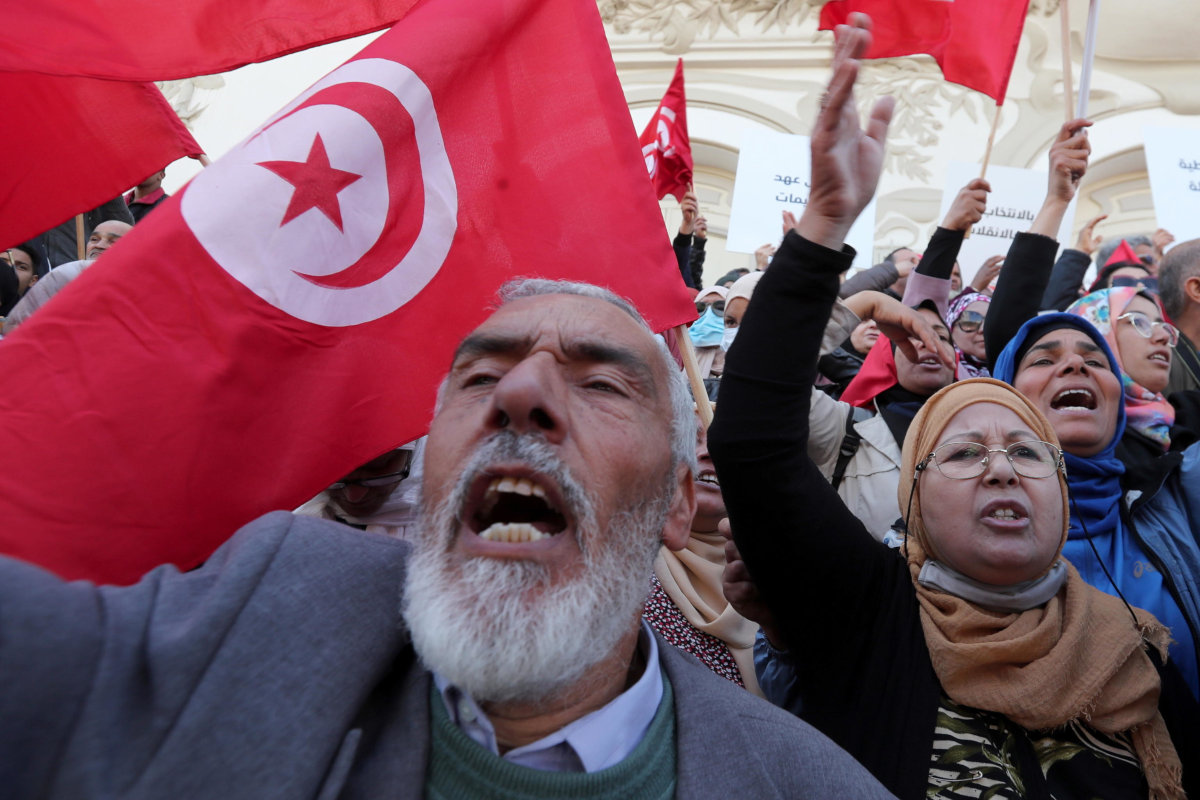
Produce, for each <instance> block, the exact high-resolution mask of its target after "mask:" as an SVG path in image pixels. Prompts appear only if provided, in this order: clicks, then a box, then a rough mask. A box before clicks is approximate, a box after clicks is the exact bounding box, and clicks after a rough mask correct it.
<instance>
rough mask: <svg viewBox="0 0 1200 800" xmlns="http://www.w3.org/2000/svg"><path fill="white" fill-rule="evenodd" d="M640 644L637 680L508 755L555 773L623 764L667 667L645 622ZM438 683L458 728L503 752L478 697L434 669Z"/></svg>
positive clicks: (658, 695)
mask: <svg viewBox="0 0 1200 800" xmlns="http://www.w3.org/2000/svg"><path fill="white" fill-rule="evenodd" d="M641 626H642V627H641V631H640V633H639V634H638V648H639V649H640V650H641V652H642V655H643V656H644V658H645V663H646V668H645V669H644V670H643V671H642V675H641V677H640V678H638V679H637V681H636V682H635V683H634V684H633V686H630V687H629V688H628V689H626V690H625V691H624V692H622V693H621V694H619V695H617V696H616V697H614V698H613V699H612V700H610V701H609V702H608V703H607V704H606V705H604V706H602V707H601V708H598V709H596V710H595V711H592V712H591V713H589V714H586V715H584V716H582V717H580V718H579V719H577V720H575V721H574V722H572V723H570V724H569V725H566V726H565V727H563V728H560V729H559V730H557V731H555V732H554V733H551V734H550V735H549V736H545V737H543V738H541V739H539V740H537V741H536V742H532V743H530V744H527V745H524V746H522V747H518V748H515V749H513V750H510V751H508V752H507V753H505V754H504V756H503V758H505V759H506V760H508V761H511V762H513V763H515V764H521V765H522V766H526V767H532V768H534V769H541V770H546V771H551V772H579V771H583V772H597V771H599V770H602V769H607V768H608V767H611V766H614V765H616V764H619V763H620V762H621V761H623V760H625V758H626V757H627V756H628V755H629V754H630V753H632V752H633V750H634V748H636V747H637V746H638V744H640V743H641V741H642V737H643V736H645V734H646V730H647V729H648V728H649V727H650V723H651V722H652V721H653V720H654V715H655V714H656V713H657V712H658V705H659V703H660V702H662V695H663V683H662V682H663V678H662V667H661V666H659V662H658V642H656V641H655V638H654V634H653V633H651V631H650V628H649V626H648V625H646V622H645V621H644V620H643V621H642V623H641ZM433 680H434V684H435V685H436V686H437V689H438V692H439V693H440V694H441V696H442V701H443V702H444V703H445V704H446V711H447V712H448V713H449V714H450V719H452V720H453V721H454V724H455V725H457V726H458V728H459V730H461V731H462V732H463V733H465V734H466V735H467V736H468V737H470V738H471V739H472V740H474V741H475V742H476V743H478V744H479V745H481V746H482V747H486V748H487V749H488V750H491V751H492V752H493V753H496V754H497V755H499V753H500V748H499V746H498V745H497V744H496V731H495V728H493V727H492V723H491V720H489V719H488V718H487V714H485V713H484V712H483V710H482V709H481V708H480V707H479V705H478V704H477V703H476V702H475V700H474V698H472V697H471V696H470V695H468V694H467V693H466V692H464V691H462V690H461V689H459V688H458V687H456V686H454V685H453V684H451V683H450V682H449V681H447V680H446V679H445V678H443V677H442V676H441V675H438V674H437V673H436V672H435V673H433Z"/></svg>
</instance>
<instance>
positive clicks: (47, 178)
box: [0, 72, 203, 247]
mask: <svg viewBox="0 0 1200 800" xmlns="http://www.w3.org/2000/svg"><path fill="white" fill-rule="evenodd" d="M0 108H6V109H8V113H7V114H6V115H5V119H4V122H3V127H4V147H2V148H0V247H10V246H12V245H14V244H17V243H19V242H22V241H24V240H26V239H29V238H30V237H33V236H36V235H37V234H39V233H41V232H42V231H45V230H48V229H49V228H52V227H54V226H55V225H57V224H59V223H60V222H63V221H64V220H68V219H70V218H71V217H73V216H74V215H76V214H78V213H81V212H84V211H88V210H90V209H93V208H95V207H96V206H98V205H101V204H102V203H105V202H107V201H109V200H111V199H113V198H114V197H116V196H117V195H119V194H121V192H123V191H125V190H126V189H128V188H129V187H130V186H133V185H135V184H136V183H137V182H138V181H140V180H142V179H143V178H145V177H146V176H147V175H151V174H153V173H155V172H157V171H158V170H160V169H162V168H163V166H164V165H166V164H169V163H171V162H172V161H174V160H175V159H177V158H182V157H183V156H189V155H191V156H194V155H199V154H200V153H201V152H203V151H202V150H201V149H200V146H199V145H198V144H196V141H195V140H194V139H193V138H192V135H191V134H190V133H188V131H187V128H185V127H184V126H183V123H182V122H180V121H179V117H178V116H177V115H176V114H175V112H174V110H172V108H171V106H170V104H169V103H168V102H167V101H166V98H164V97H163V96H162V92H160V91H159V90H158V89H157V88H156V87H155V86H154V84H152V83H127V82H124V81H101V80H96V79H93V78H61V77H54V76H49V75H39V74H36V73H32V72H0Z"/></svg>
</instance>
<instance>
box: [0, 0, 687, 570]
mask: <svg viewBox="0 0 1200 800" xmlns="http://www.w3.org/2000/svg"><path fill="white" fill-rule="evenodd" d="M598 197H599V198H603V200H602V201H601V202H597V201H596V198H598ZM585 230H603V231H619V232H620V235H615V236H612V237H610V239H609V240H608V241H606V242H605V246H604V247H601V248H584V249H581V248H580V245H579V242H580V240H581V235H582V234H583V232H584V231H585ZM519 275H529V276H544V277H553V278H566V279H575V280H585V281H591V282H594V283H600V284H606V285H608V286H610V287H611V288H613V289H614V290H615V291H617V292H618V293H620V294H623V295H625V296H627V297H629V298H631V299H633V300H634V302H635V303H637V304H638V306H639V307H640V308H641V310H642V311H643V312H644V313H645V314H646V316H647V318H648V319H649V320H650V321H651V323H652V324H653V325H654V327H655V329H659V330H661V329H663V328H666V327H668V326H672V325H676V324H679V323H682V322H685V321H688V320H691V319H694V318H695V308H694V307H693V306H692V303H691V293H690V292H689V291H688V290H687V289H686V288H684V286H683V284H682V282H681V281H680V280H679V272H678V268H677V267H676V264H675V258H674V254H673V253H672V251H671V248H670V245H669V243H668V241H667V238H666V237H665V236H664V235H663V230H662V222H661V215H660V214H659V213H658V208H657V204H656V202H655V199H654V196H653V194H652V192H651V191H650V190H649V187H648V186H647V184H646V174H645V166H644V164H643V162H642V161H641V159H640V157H639V152H638V147H637V136H636V132H635V131H634V129H633V126H632V124H631V123H630V119H629V111H628V108H627V106H626V105H625V99H624V95H623V94H622V92H621V88H620V86H619V84H618V82H617V76H616V69H615V67H614V66H613V62H612V57H611V55H610V53H609V49H608V43H607V41H606V40H605V37H604V30H603V26H602V24H601V21H600V16H599V12H598V10H597V8H596V4H595V3H594V2H592V0H554V2H544V1H543V0H494V1H493V2H481V1H480V0H437V1H436V2H426V3H422V4H421V5H420V6H419V7H418V8H417V9H415V10H414V11H413V12H412V14H410V15H409V16H408V17H407V18H406V19H405V20H404V22H402V23H401V24H399V25H397V26H396V27H395V28H393V29H392V30H391V31H390V32H389V33H387V34H386V35H385V36H383V37H381V38H380V39H379V40H377V41H376V42H375V43H373V44H372V45H370V46H369V47H367V48H366V49H365V50H364V51H363V52H362V53H360V54H359V55H358V56H357V57H355V58H354V59H353V60H351V61H349V62H347V63H346V64H344V65H342V66H341V67H339V68H338V69H336V70H334V71H333V72H332V73H330V74H329V75H328V76H327V77H325V78H324V79H322V80H321V81H319V82H318V83H317V84H315V85H314V86H313V87H312V88H310V89H309V90H308V91H306V92H305V93H303V94H302V95H301V96H300V97H299V98H297V99H296V100H295V101H294V102H292V103H291V104H290V105H288V106H287V107H285V108H284V109H283V110H282V111H281V112H279V113H278V114H276V115H275V116H274V117H272V118H271V119H270V120H269V121H268V122H267V123H266V124H265V125H264V126H263V128H262V129H260V130H259V131H258V132H257V133H255V134H254V135H252V136H251V137H250V138H248V139H247V140H246V141H245V142H243V143H242V144H240V145H238V146H237V147H235V148H234V149H233V150H231V151H230V152H229V153H228V154H227V155H226V156H224V157H222V158H221V159H219V160H218V161H216V162H215V163H214V164H213V165H212V166H210V167H208V168H207V169H205V170H204V171H202V172H201V173H200V174H199V175H197V176H196V177H195V178H193V179H192V181H191V182H190V183H189V184H188V185H187V186H186V187H185V188H184V189H183V191H181V192H179V193H177V194H176V195H174V196H173V197H172V198H170V199H169V200H167V201H166V202H165V203H163V204H162V205H161V206H159V207H158V209H157V210H155V212H154V214H153V215H151V216H150V217H148V218H147V219H146V220H145V221H143V222H142V223H140V224H139V225H138V226H137V227H136V228H135V229H134V230H133V231H132V232H131V233H130V234H128V235H127V236H125V237H124V238H123V239H122V240H121V241H120V242H118V243H117V244H116V245H115V246H114V247H113V248H112V249H111V250H110V251H108V253H107V254H105V255H104V257H103V258H101V259H100V260H99V261H98V262H96V264H95V266H93V267H92V268H91V269H89V270H88V271H87V272H85V273H84V274H83V275H82V277H80V278H79V279H78V280H76V281H75V282H74V283H72V284H71V285H70V286H68V287H67V288H66V289H65V290H64V291H63V292H62V293H60V294H59V295H58V296H57V297H56V298H55V299H54V300H53V301H52V302H51V303H50V305H49V306H47V307H46V308H44V309H42V310H41V311H39V312H38V313H37V314H36V315H34V316H33V317H32V318H31V319H30V320H29V321H28V322H26V323H25V324H24V325H22V326H21V327H20V328H18V329H17V330H16V332H15V333H14V334H13V335H12V336H10V337H8V338H6V339H5V340H4V341H3V342H0V374H2V375H4V380H5V385H6V386H9V387H21V388H20V390H19V391H16V390H14V391H9V392H4V393H3V396H2V397H0V452H4V453H6V454H8V458H9V464H10V468H9V469H6V470H2V471H0V520H3V524H2V525H0V551H4V552H8V553H11V554H15V555H17V556H20V557H22V558H26V559H29V560H32V561H35V562H38V563H41V564H43V565H45V566H47V567H49V568H51V569H53V570H55V571H56V572H58V573H59V574H61V575H63V576H66V577H71V578H76V577H88V578H91V579H94V580H101V581H115V582H126V581H132V580H134V579H136V578H137V577H138V576H139V575H140V574H141V573H142V572H143V571H145V570H146V569H148V568H150V567H152V566H154V565H156V564H159V563H162V562H165V561H172V562H175V563H176V564H179V565H181V566H183V567H189V566H192V565H194V564H196V563H198V562H200V561H201V560H203V559H204V558H206V557H207V556H208V554H209V553H211V551H212V550H213V549H214V548H215V547H216V546H218V545H219V544H220V543H221V542H222V541H223V540H224V539H225V538H226V537H228V536H229V535H230V534H232V533H233V531H234V530H236V529H237V527H238V526H240V525H242V524H244V523H245V522H246V521H248V520H250V519H252V518H254V517H256V516H257V515H259V514H262V513H263V512H265V511H268V510H270V509H276V508H294V507H295V506H297V505H299V504H300V503H301V502H302V501H304V500H306V499H308V498H309V497H311V496H313V495H314V494H316V493H317V491H318V490H320V489H322V488H323V487H324V486H326V485H327V484H329V483H330V482H332V481H333V480H336V479H337V478H338V477H339V476H341V475H344V474H346V473H347V472H349V471H350V470H351V469H352V468H354V467H355V466H357V465H359V464H361V463H363V462H365V461H367V460H368V459H370V458H371V457H373V456H375V455H376V454H378V453H379V452H381V451H383V450H385V449H387V448H388V447H390V446H393V445H395V444H397V443H400V442H404V441H408V440H411V439H413V438H415V437H416V436H418V435H420V434H421V433H423V432H424V431H425V429H426V427H427V425H428V422H429V419H430V416H431V411H432V406H433V399H434V394H435V390H436V386H437V384H438V382H439V380H440V379H441V376H442V375H443V374H444V373H445V371H446V369H447V368H448V367H449V364H450V360H451V357H452V353H453V349H454V347H455V346H456V345H457V342H458V340H459V339H460V338H461V336H462V335H463V334H464V333H465V332H466V331H467V330H469V329H471V328H472V327H474V326H475V325H476V324H478V323H479V322H480V321H481V320H482V319H483V318H484V317H485V316H486V315H487V313H488V308H489V306H490V305H491V303H492V301H493V299H494V297H495V291H496V289H497V287H498V286H499V285H500V284H501V283H502V282H503V281H504V280H505V279H507V278H510V277H512V276H519Z"/></svg>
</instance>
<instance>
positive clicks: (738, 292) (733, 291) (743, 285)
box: [725, 272, 766, 308]
mask: <svg viewBox="0 0 1200 800" xmlns="http://www.w3.org/2000/svg"><path fill="white" fill-rule="evenodd" d="M765 274H766V273H765V272H750V273H747V274H745V275H743V276H742V277H740V278H738V279H737V280H736V281H734V282H733V285H732V286H730V287H729V293H728V294H726V295H725V307H726V308H729V304H730V303H732V302H733V301H734V300H736V299H737V298H739V297H741V298H742V299H744V300H749V299H750V296H751V295H753V294H754V287H756V286H758V282H759V281H761V280H762V276H763V275H765Z"/></svg>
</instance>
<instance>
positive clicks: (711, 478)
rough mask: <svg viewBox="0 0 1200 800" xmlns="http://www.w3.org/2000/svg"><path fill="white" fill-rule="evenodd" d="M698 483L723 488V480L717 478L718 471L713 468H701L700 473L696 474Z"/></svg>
mask: <svg viewBox="0 0 1200 800" xmlns="http://www.w3.org/2000/svg"><path fill="white" fill-rule="evenodd" d="M696 483H703V484H706V485H708V486H713V487H715V488H717V489H720V488H721V482H720V481H719V480H717V473H716V472H715V471H714V470H711V469H706V470H701V472H700V474H699V475H697V476H696Z"/></svg>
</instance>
